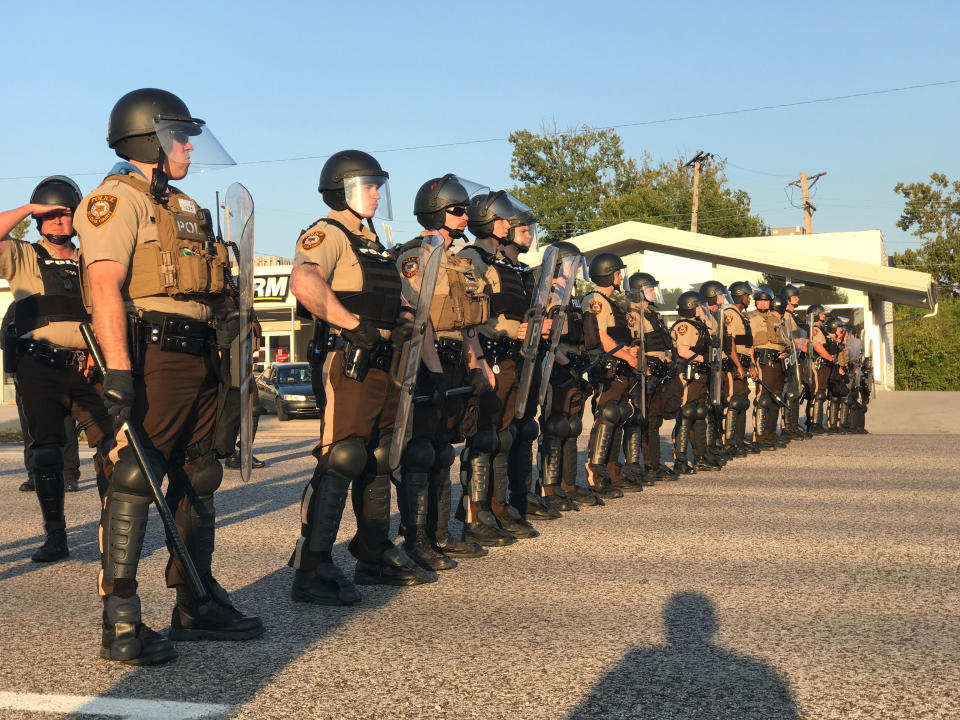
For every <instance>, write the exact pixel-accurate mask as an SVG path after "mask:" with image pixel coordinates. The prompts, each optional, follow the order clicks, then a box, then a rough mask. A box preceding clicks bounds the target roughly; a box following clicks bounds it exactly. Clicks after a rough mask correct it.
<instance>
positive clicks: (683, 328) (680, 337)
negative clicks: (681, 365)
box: [670, 319, 708, 362]
mask: <svg viewBox="0 0 960 720" xmlns="http://www.w3.org/2000/svg"><path fill="white" fill-rule="evenodd" d="M700 332H701V331H700V329H699V328H698V327H697V326H696V325H694V324H693V323H691V322H689V321H688V320H685V319H681V320H679V321H678V322H677V323H676V324H675V325H674V326H673V328H672V329H671V330H670V336H671V337H672V338H673V344H674V345H675V346H676V347H678V348H681V347H689V348H691V349H692V348H694V347H695V346H696V344H697V343H698V342H700ZM690 359H691V360H692V359H693V358H690ZM706 360H708V358H705V357H701V358H700V359H699V360H696V361H695V362H705V361H706Z"/></svg>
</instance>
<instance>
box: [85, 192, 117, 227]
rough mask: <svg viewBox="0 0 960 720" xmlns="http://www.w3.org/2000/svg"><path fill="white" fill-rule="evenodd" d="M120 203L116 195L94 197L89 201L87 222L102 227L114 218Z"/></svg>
mask: <svg viewBox="0 0 960 720" xmlns="http://www.w3.org/2000/svg"><path fill="white" fill-rule="evenodd" d="M119 202H120V200H119V198H117V196H116V195H94V196H93V197H91V198H90V199H89V200H88V201H87V220H89V221H90V224H91V225H93V226H94V227H100V226H101V225H103V224H104V223H106V222H107V220H109V219H110V218H112V217H113V214H114V213H115V212H116V211H117V204H118V203H119Z"/></svg>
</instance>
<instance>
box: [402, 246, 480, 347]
mask: <svg viewBox="0 0 960 720" xmlns="http://www.w3.org/2000/svg"><path fill="white" fill-rule="evenodd" d="M422 242H423V238H422V237H417V238H414V239H413V240H411V241H410V242H408V243H406V244H405V245H403V247H401V248H400V252H399V255H401V256H402V255H404V254H406V253H407V251H409V250H411V249H413V248H419V247H420V246H421V244H422ZM485 287H486V283H485V282H484V280H483V278H481V277H479V276H478V275H477V273H476V270H475V269H474V267H473V261H472V260H470V259H469V258H462V257H458V256H457V255H455V254H454V253H452V252H451V251H449V250H444V251H443V260H442V262H441V264H440V273H439V277H438V278H437V287H436V290H435V291H434V294H433V301H432V302H431V304H430V323H431V324H432V325H433V329H434V330H436V331H438V332H439V331H441V330H462V329H463V328H468V327H474V326H476V325H483V324H484V323H485V322H486V321H487V319H488V318H489V316H490V296H489V295H487V294H486V293H485V292H484V289H485Z"/></svg>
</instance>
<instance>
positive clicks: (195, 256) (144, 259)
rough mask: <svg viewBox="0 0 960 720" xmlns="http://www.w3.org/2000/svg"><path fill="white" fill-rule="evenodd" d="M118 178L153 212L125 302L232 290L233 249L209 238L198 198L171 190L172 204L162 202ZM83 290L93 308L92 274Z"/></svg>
mask: <svg viewBox="0 0 960 720" xmlns="http://www.w3.org/2000/svg"><path fill="white" fill-rule="evenodd" d="M112 177H113V178H114V179H116V180H119V181H120V182H122V183H125V184H127V185H129V186H130V187H132V188H134V189H135V190H136V191H137V192H140V193H143V194H144V195H146V197H147V201H148V202H149V204H150V208H151V215H150V221H149V222H150V224H149V228H148V229H147V230H146V231H144V230H141V231H140V234H139V235H138V237H137V244H136V245H135V246H134V248H133V255H132V256H131V257H130V267H129V269H128V271H127V279H126V280H125V281H124V284H123V287H122V288H121V295H122V296H123V298H124V299H125V300H136V299H137V298H143V297H151V296H156V295H169V296H170V297H173V298H177V299H183V300H187V299H192V300H204V299H209V298H211V297H214V296H221V295H225V294H229V293H231V292H232V290H231V287H230V284H229V283H228V282H227V273H229V272H230V254H229V251H228V249H227V246H226V245H224V244H223V243H219V242H215V241H213V240H212V237H211V236H210V235H208V234H207V230H206V229H205V227H206V225H205V219H204V218H203V216H202V215H201V209H200V207H199V206H198V205H197V204H196V203H195V202H194V201H193V200H191V199H190V198H189V197H187V196H186V195H184V194H183V193H181V192H179V191H178V190H176V189H174V188H171V189H170V192H168V193H167V195H166V202H165V203H159V202H157V200H156V199H155V198H154V197H153V196H152V195H151V194H150V193H149V192H145V191H144V189H143V187H142V184H141V183H138V182H137V181H136V180H134V179H133V178H132V177H130V176H127V175H113V176H112ZM181 200H183V201H185V202H184V203H181ZM184 205H186V206H187V209H184ZM191 205H192V206H193V210H192V211H191V210H190V209H189V207H190V206H191ZM174 208H177V209H174ZM83 286H84V287H83V294H84V300H85V302H86V303H87V305H88V307H89V301H90V297H91V295H90V288H89V278H88V277H87V276H86V273H84V280H83Z"/></svg>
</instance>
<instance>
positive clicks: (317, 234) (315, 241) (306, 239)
mask: <svg viewBox="0 0 960 720" xmlns="http://www.w3.org/2000/svg"><path fill="white" fill-rule="evenodd" d="M326 237H327V236H326V233H324V232H323V231H322V230H314V231H313V232H312V233H310V234H309V235H304V236H303V239H302V240H301V241H300V243H301V244H302V245H303V249H304V250H313V248H315V247H318V246H319V245H320V244H321V243H322V242H323V240H324V238H326Z"/></svg>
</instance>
